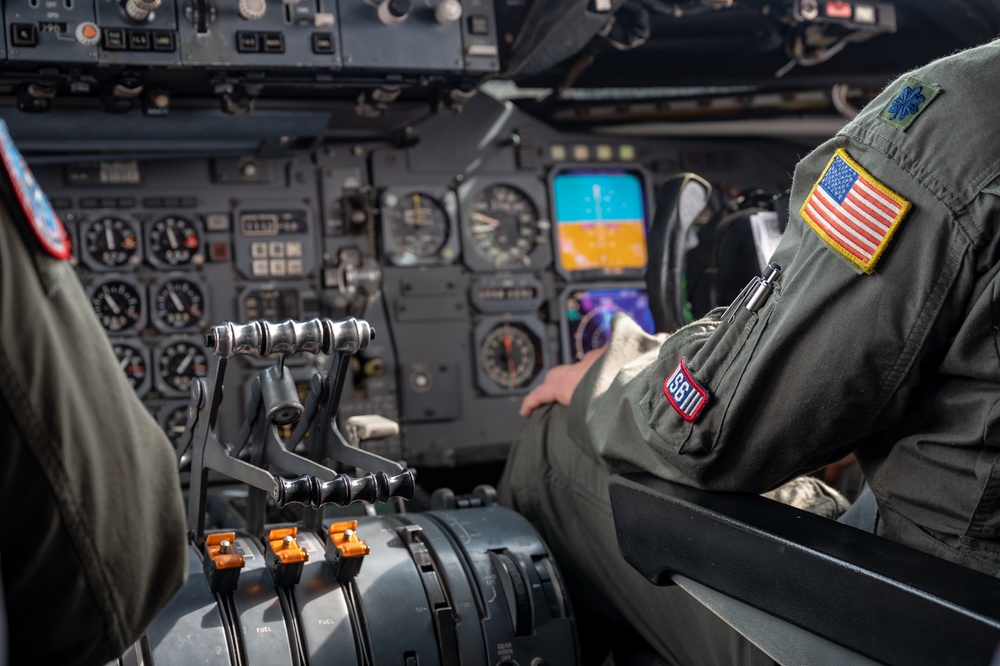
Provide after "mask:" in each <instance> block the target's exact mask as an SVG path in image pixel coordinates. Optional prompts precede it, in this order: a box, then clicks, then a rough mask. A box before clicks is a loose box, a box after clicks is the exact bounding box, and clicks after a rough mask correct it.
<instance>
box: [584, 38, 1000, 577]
mask: <svg viewBox="0 0 1000 666" xmlns="http://www.w3.org/2000/svg"><path fill="white" fill-rule="evenodd" d="M998 61H1000V46H998V45H997V43H996V42H995V43H993V44H990V45H987V46H984V47H980V48H978V49H973V50H970V51H967V52H965V53H963V54H960V55H959V56H956V57H954V58H950V59H945V60H942V61H939V62H937V63H933V64H931V65H929V66H927V67H925V68H923V69H922V70H918V71H917V72H915V73H914V74H913V76H912V77H909V78H903V79H900V80H899V81H897V82H896V83H894V84H891V85H890V86H889V87H888V88H887V89H886V91H885V92H884V93H883V94H882V95H881V96H880V97H879V98H878V99H876V100H875V101H874V102H873V103H872V104H871V105H869V106H868V107H867V108H866V109H865V110H864V111H863V112H862V113H861V114H860V115H859V116H858V118H857V119H855V120H854V121H853V122H851V123H850V124H849V125H848V126H847V127H845V128H844V130H842V131H841V132H840V134H838V136H836V137H835V138H834V139H832V140H831V141H829V142H827V143H826V144H824V145H823V146H821V147H820V148H818V149H817V150H815V151H814V152H813V153H812V154H811V155H809V156H808V157H807V158H805V159H804V160H803V161H802V162H801V163H800V164H799V165H798V167H797V169H796V172H795V177H794V182H793V191H792V196H791V202H792V205H791V215H790V220H789V225H788V229H787V231H786V233H785V236H784V239H783V240H782V243H781V245H780V247H779V248H778V250H777V251H776V253H775V255H774V256H773V258H772V261H773V262H774V263H776V264H778V265H779V266H780V267H781V269H782V270H781V273H780V275H779V277H778V278H777V280H776V281H775V282H774V285H773V292H772V293H770V295H769V296H768V297H767V298H766V300H765V301H764V302H763V304H762V305H761V306H760V307H759V308H758V309H757V310H756V311H755V312H750V311H748V310H747V308H746V307H743V305H742V304H738V305H737V307H736V308H734V309H733V310H731V311H729V312H726V313H724V312H723V311H722V309H719V310H716V311H713V312H712V313H710V314H709V316H707V317H706V318H705V319H703V320H700V321H698V322H696V323H694V324H691V325H689V326H687V327H685V328H682V329H680V330H679V331H678V332H676V333H675V334H673V335H672V336H670V337H669V338H668V339H667V340H666V341H665V342H664V343H663V344H662V345H660V344H659V343H658V341H656V340H654V339H652V338H648V337H647V336H644V335H643V334H642V333H641V332H640V331H638V329H637V327H635V326H634V325H631V324H630V323H629V322H627V321H624V320H619V321H618V322H617V328H616V330H615V334H614V335H613V336H612V342H611V344H610V347H609V349H608V351H607V352H606V353H605V354H603V355H602V356H601V358H600V359H598V360H597V361H596V363H595V364H594V366H593V367H592V368H591V370H590V371H589V372H588V373H587V374H586V375H585V376H584V377H583V379H582V382H581V383H580V384H579V386H578V387H577V389H576V391H575V393H573V399H572V402H571V403H570V413H569V417H568V419H567V422H568V430H569V435H570V437H571V438H573V439H574V440H576V441H577V442H581V443H583V442H585V443H587V445H589V447H592V448H593V449H594V450H596V451H597V452H599V453H600V454H601V456H602V457H603V458H604V459H605V461H607V463H608V465H609V467H610V468H611V470H612V471H622V470H634V469H642V470H648V471H651V472H654V473H656V474H658V475H660V476H663V477H665V478H670V479H674V480H678V481H680V482H683V483H688V484H695V485H699V486H703V487H707V488H715V489H739V490H748V491H758V492H759V491H763V490H767V489H769V488H772V487H775V486H776V485H778V484H780V483H781V482H783V481H785V480H787V479H789V478H792V477H794V476H796V475H798V474H801V473H804V472H809V471H812V470H815V469H817V468H818V467H820V466H822V465H824V464H826V463H830V462H833V461H835V460H837V459H839V458H840V457H842V456H843V455H844V454H845V453H847V452H849V451H852V450H855V449H857V450H858V452H859V455H858V457H859V460H860V461H861V463H862V467H863V468H864V471H865V473H866V476H867V477H868V480H869V482H870V483H871V484H872V486H873V488H874V490H875V493H876V496H877V497H878V499H879V504H880V509H881V510H882V513H883V516H884V517H886V518H887V521H884V524H885V525H886V527H885V528H884V529H885V532H884V533H887V534H889V535H891V536H895V537H897V538H899V539H900V540H903V541H905V542H909V543H911V544H913V545H918V547H922V548H923V549H925V550H930V551H931V552H936V553H938V554H940V555H943V556H946V557H949V558H950V559H956V560H959V561H966V563H968V564H970V565H972V566H978V567H985V568H991V567H995V564H990V562H992V560H994V559H995V556H993V555H990V553H993V552H994V551H995V549H996V546H995V545H994V546H992V547H991V548H990V549H987V548H985V547H984V548H980V547H979V546H977V545H976V543H977V542H976V541H975V540H976V539H982V540H983V542H984V543H986V542H989V543H993V544H995V543H996V520H995V517H991V516H994V515H995V512H993V509H992V507H993V506H994V504H992V503H990V501H988V500H989V498H991V497H996V496H997V493H998V492H1000V476H998V473H997V465H995V464H994V465H993V466H992V467H991V461H994V460H995V459H996V453H995V452H994V450H993V449H992V448H991V447H993V446H995V442H996V441H997V437H998V435H1000V432H998V431H997V430H996V423H997V418H996V415H995V414H994V412H993V410H994V406H995V405H996V391H997V388H998V386H997V384H998V381H997V374H996V373H997V371H998V361H1000V356H998V352H997V349H998V347H997V342H996V340H997V337H996V336H997V334H996V331H997V330H998V325H1000V319H998V316H997V314H996V307H995V302H997V301H998V300H1000V297H998V294H1000V278H998V272H997V271H998V269H997V266H998V258H1000V255H998V253H1000V248H998V244H1000V243H998V241H1000V233H998V222H1000V196H998V195H1000V187H998V180H997V179H998V176H1000V162H998V161H997V160H996V155H997V154H998V152H997V150H996V148H997V145H996V142H997V138H996V133H995V131H993V130H992V129H991V126H992V125H994V124H995V122H996V119H997V113H996V107H995V105H993V107H992V108H991V109H989V110H987V109H985V108H984V107H983V106H982V104H979V106H976V101H975V100H977V99H981V98H980V97H979V91H981V90H985V89H992V87H993V86H995V85H996V84H997V83H998V82H1000V81H998V75H997V72H998V71H1000V70H998V67H997V64H998ZM972 108H977V109H979V110H978V111H977V112H976V113H972V112H971V111H970V109H972ZM637 352H638V353H637ZM589 447H588V448H589ZM973 532H975V534H973ZM970 539H971V540H970ZM970 544H971V545H970ZM968 558H972V559H971V560H970V559H968Z"/></svg>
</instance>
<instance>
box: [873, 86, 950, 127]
mask: <svg viewBox="0 0 1000 666" xmlns="http://www.w3.org/2000/svg"><path fill="white" fill-rule="evenodd" d="M940 94H941V88H939V87H937V86H934V85H931V84H929V83H924V82H923V81H920V80H918V79H915V78H913V77H912V76H908V77H906V80H905V81H903V83H902V84H901V85H900V86H899V88H898V89H897V90H896V94H895V95H894V96H893V98H892V99H890V100H889V103H888V104H886V105H885V108H884V109H882V111H881V113H879V114H878V117H879V119H880V120H883V121H885V122H887V123H889V124H890V125H892V126H893V127H895V128H896V129H898V130H900V131H901V132H905V131H906V130H907V129H909V127H910V125H912V124H913V121H914V120H916V119H917V116H919V115H920V114H921V113H923V112H924V109H926V108H927V107H928V106H930V104H931V102H933V101H934V98H935V97H937V96H938V95H940Z"/></svg>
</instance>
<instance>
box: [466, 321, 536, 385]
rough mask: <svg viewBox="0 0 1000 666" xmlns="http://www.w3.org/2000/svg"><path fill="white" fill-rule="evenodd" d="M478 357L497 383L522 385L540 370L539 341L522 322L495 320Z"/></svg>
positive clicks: (526, 383) (533, 377) (488, 375)
mask: <svg viewBox="0 0 1000 666" xmlns="http://www.w3.org/2000/svg"><path fill="white" fill-rule="evenodd" d="M479 361H480V363H481V364H482V367H483V371H484V372H485V373H486V376H487V377H488V378H489V379H490V381H492V382H494V383H495V384H497V385H498V386H500V387H502V388H505V389H519V388H524V387H525V386H527V385H528V384H530V383H531V382H532V380H534V379H535V377H537V376H538V373H539V372H541V370H542V365H543V361H542V345H541V342H540V341H539V339H538V338H537V337H536V336H535V334H534V333H532V332H531V331H529V330H528V329H527V327H525V326H523V325H522V324H513V323H504V324H498V325H497V326H496V327H494V328H493V330H491V331H490V332H489V333H488V334H487V335H486V337H485V338H484V339H483V342H482V345H481V346H480V348H479Z"/></svg>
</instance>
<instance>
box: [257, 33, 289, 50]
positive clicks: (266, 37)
mask: <svg viewBox="0 0 1000 666" xmlns="http://www.w3.org/2000/svg"><path fill="white" fill-rule="evenodd" d="M260 39H261V50H262V51H264V53H284V52H285V36H284V35H283V34H281V33H280V32H262V33H261V35H260Z"/></svg>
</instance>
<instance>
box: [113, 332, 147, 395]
mask: <svg viewBox="0 0 1000 666" xmlns="http://www.w3.org/2000/svg"><path fill="white" fill-rule="evenodd" d="M111 348H112V349H113V350H114V352H115V356H116V357H117V358H118V367H119V368H121V369H122V372H124V373H125V379H127V380H128V383H129V385H131V386H132V390H133V391H138V390H139V389H140V388H141V387H142V386H143V385H144V384H145V382H146V375H147V372H146V359H145V358H144V357H143V355H142V352H141V351H139V350H138V349H136V348H135V347H133V346H132V345H126V344H122V343H118V342H116V343H115V344H113V345H112V346H111Z"/></svg>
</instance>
